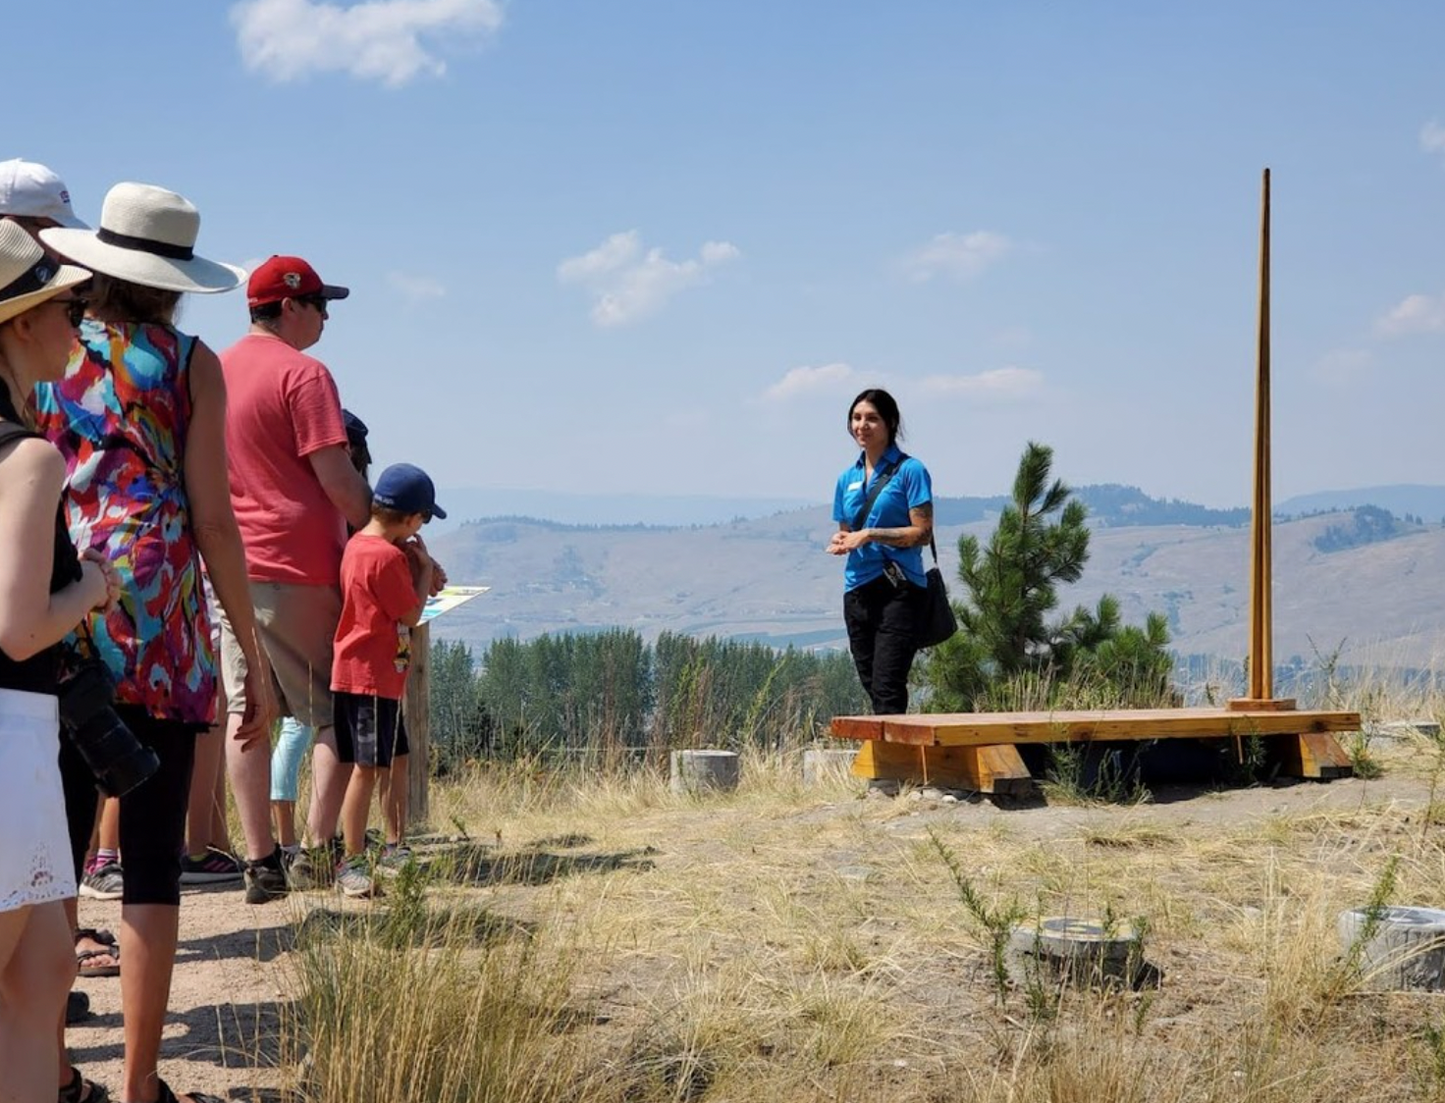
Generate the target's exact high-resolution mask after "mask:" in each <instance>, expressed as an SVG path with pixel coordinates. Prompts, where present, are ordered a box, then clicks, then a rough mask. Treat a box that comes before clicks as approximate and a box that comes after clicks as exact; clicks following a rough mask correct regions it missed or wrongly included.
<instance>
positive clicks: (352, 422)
mask: <svg viewBox="0 0 1445 1103" xmlns="http://www.w3.org/2000/svg"><path fill="white" fill-rule="evenodd" d="M341 424H342V425H344V426H346V442H347V443H348V444H350V445H351V447H353V448H360V447H364V446H365V445H366V434H367V433H369V432H371V430H370V429H368V428H367V427H366V422H364V421H362V420H361V418H359V417H357V416H356V415H355V414H353V413H352V412H351V411H350V410H345V409H343V410H342V411H341Z"/></svg>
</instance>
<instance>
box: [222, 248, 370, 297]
mask: <svg viewBox="0 0 1445 1103" xmlns="http://www.w3.org/2000/svg"><path fill="white" fill-rule="evenodd" d="M350 294H351V288H349V287H336V286H333V285H332V284H329V283H322V282H321V277H320V276H318V275H317V274H316V269H314V268H312V267H311V265H309V264H307V263H306V262H305V261H304V260H302V259H301V258H300V257H272V258H271V259H270V260H268V261H266V263H264V264H261V265H258V266H257V268H256V270H255V271H254V272H252V273H251V279H250V281H249V282H248V283H247V284H246V303H247V305H249V306H261V305H262V304H263V303H279V302H280V301H281V300H282V299H304V298H307V297H317V298H322V299H344V298H346V296H348V295H350Z"/></svg>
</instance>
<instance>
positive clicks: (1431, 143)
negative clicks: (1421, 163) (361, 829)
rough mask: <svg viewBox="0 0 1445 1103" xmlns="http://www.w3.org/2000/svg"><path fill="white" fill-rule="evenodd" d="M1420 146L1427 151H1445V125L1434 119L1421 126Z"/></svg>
mask: <svg viewBox="0 0 1445 1103" xmlns="http://www.w3.org/2000/svg"><path fill="white" fill-rule="evenodd" d="M1420 148H1421V149H1422V150H1423V151H1424V152H1426V153H1445V126H1441V125H1440V124H1439V123H1437V122H1435V121H1434V120H1433V119H1432V120H1431V121H1430V122H1428V123H1426V124H1425V125H1424V126H1422V127H1421V128H1420Z"/></svg>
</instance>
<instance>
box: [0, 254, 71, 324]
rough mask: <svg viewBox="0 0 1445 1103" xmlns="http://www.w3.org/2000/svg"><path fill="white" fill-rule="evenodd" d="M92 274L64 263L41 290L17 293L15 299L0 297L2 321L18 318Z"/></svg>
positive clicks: (0, 318) (0, 317)
mask: <svg viewBox="0 0 1445 1103" xmlns="http://www.w3.org/2000/svg"><path fill="white" fill-rule="evenodd" d="M91 275H92V273H91V272H90V270H89V269H86V268H77V267H75V265H73V264H62V265H61V266H60V267H59V268H58V269H57V270H56V272H55V275H54V276H52V277H50V282H49V283H47V284H46V285H45V286H44V287H42V288H40V289H39V290H37V291H30V292H27V293H26V294H24V295H16V296H15V297H14V298H13V299H0V322H8V321H9V320H10V319H11V318H18V317H19V316H20V315H22V314H24V313H25V312H26V311H27V310H29V309H31V308H32V307H36V306H39V305H40V304H41V303H43V302H45V301H46V300H48V299H53V298H55V296H56V295H59V294H60V293H61V292H62V291H64V290H65V289H66V288H70V287H75V286H77V285H78V284H82V283H84V282H85V281H86V280H88V279H90V277H91Z"/></svg>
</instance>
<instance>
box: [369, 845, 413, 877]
mask: <svg viewBox="0 0 1445 1103" xmlns="http://www.w3.org/2000/svg"><path fill="white" fill-rule="evenodd" d="M411 860H412V859H411V847H409V846H407V845H406V844H405V843H387V844H386V845H385V846H384V847H382V848H381V855H380V857H378V858H377V859H376V871H377V872H378V873H399V872H401V870H402V867H403V866H405V865H406V864H407V863H408V862H410V861H411Z"/></svg>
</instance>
